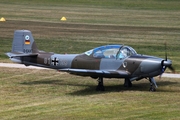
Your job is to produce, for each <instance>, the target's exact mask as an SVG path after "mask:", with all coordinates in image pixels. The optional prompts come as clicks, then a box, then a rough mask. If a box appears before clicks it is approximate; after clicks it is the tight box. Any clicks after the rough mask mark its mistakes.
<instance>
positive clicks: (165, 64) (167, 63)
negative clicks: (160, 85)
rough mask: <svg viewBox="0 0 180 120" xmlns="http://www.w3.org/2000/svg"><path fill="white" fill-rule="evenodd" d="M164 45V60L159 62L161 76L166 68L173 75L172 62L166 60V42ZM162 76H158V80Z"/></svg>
mask: <svg viewBox="0 0 180 120" xmlns="http://www.w3.org/2000/svg"><path fill="white" fill-rule="evenodd" d="M164 45H165V59H164V60H162V62H161V65H162V74H163V73H164V71H165V70H166V68H169V69H170V70H171V71H172V72H173V73H175V69H174V68H173V67H172V61H171V60H168V58H167V45H166V42H165V44H164ZM162 74H161V75H160V78H161V76H162Z"/></svg>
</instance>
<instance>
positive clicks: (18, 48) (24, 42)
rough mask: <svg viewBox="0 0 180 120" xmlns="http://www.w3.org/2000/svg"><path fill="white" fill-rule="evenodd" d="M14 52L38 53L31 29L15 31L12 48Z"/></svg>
mask: <svg viewBox="0 0 180 120" xmlns="http://www.w3.org/2000/svg"><path fill="white" fill-rule="evenodd" d="M11 52H13V53H26V54H31V53H37V52H38V49H37V46H36V44H35V41H34V38H33V36H32V34H31V31H29V30H16V31H15V32H14V38H13V45H12V50H11Z"/></svg>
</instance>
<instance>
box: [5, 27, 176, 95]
mask: <svg viewBox="0 0 180 120" xmlns="http://www.w3.org/2000/svg"><path fill="white" fill-rule="evenodd" d="M6 55H7V56H8V57H9V58H10V59H11V60H12V61H13V62H16V63H20V64H24V65H26V66H29V65H32V66H38V67H45V68H50V69H55V70H58V71H62V72H68V73H70V74H73V75H79V76H89V77H91V78H94V79H98V85H97V87H96V90H97V91H104V90H105V88H104V83H103V78H124V86H125V87H131V86H132V82H133V81H135V80H136V81H138V80H142V79H144V78H145V79H147V80H149V81H150V89H149V91H152V92H153V91H156V88H157V84H156V81H155V79H154V77H155V76H159V75H160V76H161V75H162V74H163V73H164V71H165V70H166V68H169V69H170V70H172V71H174V68H173V67H172V61H171V60H169V59H167V54H166V55H165V59H163V58H159V57H155V56H148V55H142V54H138V53H137V52H136V51H135V50H134V49H133V48H132V47H130V46H127V45H123V44H118V45H116V44H113V45H104V46H100V47H96V48H94V49H91V50H88V51H86V52H84V53H81V54H56V53H52V52H44V51H41V50H38V48H37V46H36V43H35V41H34V38H33V36H32V33H31V31H29V30H15V31H14V37H13V43H12V50H11V52H7V53H6Z"/></svg>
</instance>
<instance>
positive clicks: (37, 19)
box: [0, 0, 180, 120]
mask: <svg viewBox="0 0 180 120" xmlns="http://www.w3.org/2000/svg"><path fill="white" fill-rule="evenodd" d="M179 10H180V7H179V1H178V0H173V1H168V0H158V1H156V0H149V1H145V0H135V1H132V0H124V1H119V0H114V1H113V2H112V1H110V0H104V1H103V2H101V1H95V0H91V1H84V0H76V1H69V0H66V1H65V0H51V1H49V0H43V2H42V1H35V0H31V1H29V0H18V1H17V0H1V1H0V11H1V12H0V17H5V19H7V21H6V22H0V62H10V60H8V58H7V56H6V55H5V54H4V53H6V52H9V51H10V50H11V44H12V38H13V32H14V30H16V29H28V30H31V31H32V33H33V36H34V38H35V41H36V43H37V45H38V48H39V49H41V50H45V51H51V52H56V53H82V52H84V51H87V50H89V49H92V48H94V47H97V46H100V45H105V44H125V45H130V46H132V47H133V48H134V49H135V50H136V51H137V52H138V53H141V54H148V55H155V56H158V57H162V58H164V57H165V48H164V43H165V42H166V43H167V53H168V58H170V59H171V60H172V61H173V66H174V67H175V69H176V71H177V72H179V71H180V63H179V61H180V58H179V51H180V48H179V45H180V43H179V39H180V26H179V25H180V21H179V19H180V11H179ZM62 16H65V17H66V18H67V21H60V18H61V17H62ZM167 72H169V71H167ZM156 80H157V84H158V85H159V88H158V89H157V92H155V93H150V92H148V89H149V82H148V81H147V80H142V81H138V82H136V81H135V82H134V83H133V87H132V88H130V89H126V88H124V87H123V80H122V79H105V88H106V91H105V92H96V91H95V88H96V85H97V82H96V81H95V80H93V79H91V78H84V77H78V76H72V75H69V74H61V73H58V72H55V71H51V70H29V69H14V68H11V69H10V68H0V106H1V110H0V118H1V119H8V120H9V119H43V120H44V119H127V120H128V119H163V120H169V119H180V115H179V111H180V108H179V106H180V102H179V99H180V97H179V92H180V89H179V85H180V84H179V79H170V78H162V79H161V80H159V79H158V78H156Z"/></svg>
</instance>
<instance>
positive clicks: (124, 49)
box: [85, 45, 137, 59]
mask: <svg viewBox="0 0 180 120" xmlns="http://www.w3.org/2000/svg"><path fill="white" fill-rule="evenodd" d="M85 54H86V55H87V56H92V57H95V58H116V59H124V58H126V57H128V56H131V55H132V54H137V53H136V51H135V50H134V49H133V48H131V47H129V46H122V45H107V46H101V47H98V48H95V49H92V50H89V51H87V52H85Z"/></svg>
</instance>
